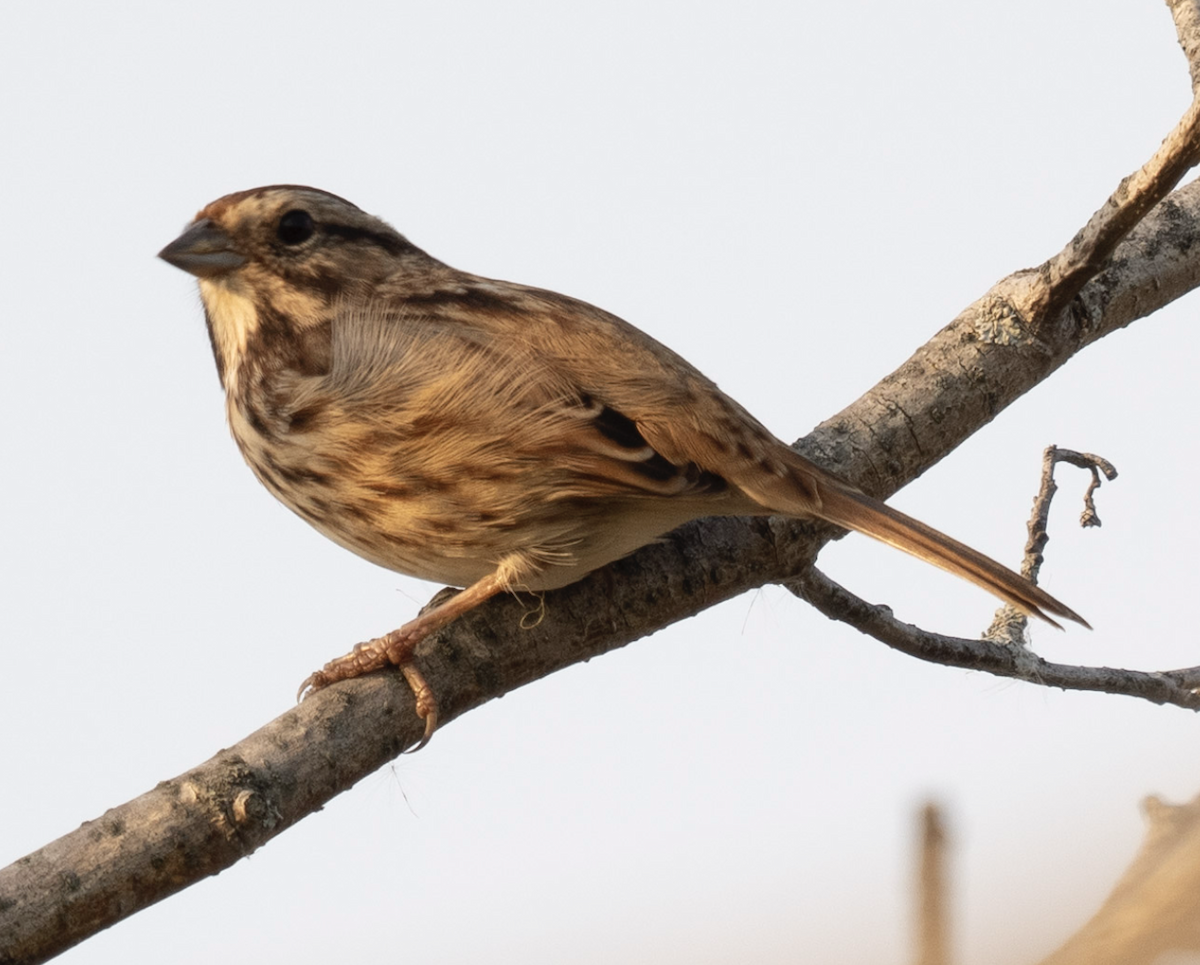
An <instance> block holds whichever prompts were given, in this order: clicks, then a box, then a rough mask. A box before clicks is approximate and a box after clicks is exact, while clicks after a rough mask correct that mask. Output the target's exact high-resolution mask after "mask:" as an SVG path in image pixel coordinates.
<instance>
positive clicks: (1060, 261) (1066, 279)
mask: <svg viewBox="0 0 1200 965" xmlns="http://www.w3.org/2000/svg"><path fill="white" fill-rule="evenodd" d="M1181 5H1182V4H1181ZM1172 10H1174V7H1172ZM1189 36H1190V35H1189ZM1197 162H1200V99H1194V100H1193V101H1192V103H1191V106H1189V107H1188V109H1187V111H1186V112H1185V113H1184V115H1183V117H1182V118H1181V119H1180V121H1179V123H1178V124H1177V125H1175V129H1174V130H1173V131H1171V133H1170V134H1168V135H1167V136H1166V138H1164V139H1163V142H1162V144H1161V145H1159V148H1158V150H1157V151H1155V152H1154V155H1153V156H1152V157H1151V158H1150V160H1149V161H1147V162H1146V163H1145V164H1144V165H1142V167H1141V168H1139V169H1138V170H1137V171H1135V172H1134V173H1133V174H1131V175H1129V176H1128V177H1126V178H1124V179H1123V180H1122V181H1121V183H1120V184H1119V185H1117V189H1116V190H1115V191H1114V192H1113V193H1112V195H1111V196H1110V197H1109V199H1108V200H1107V201H1105V202H1104V204H1103V205H1102V206H1101V207H1100V209H1099V210H1098V211H1097V212H1096V213H1095V214H1093V215H1092V217H1091V218H1090V219H1089V220H1088V223H1087V224H1086V225H1084V226H1083V228H1081V229H1080V231H1079V232H1078V233H1077V234H1076V235H1075V237H1074V238H1072V239H1071V241H1070V242H1068V244H1067V246H1066V247H1065V248H1063V250H1062V251H1060V252H1059V253H1058V254H1056V255H1054V256H1053V257H1052V258H1050V259H1049V260H1047V261H1046V262H1045V263H1044V264H1043V265H1042V266H1041V267H1040V268H1039V269H1038V270H1037V272H1036V273H1035V274H1034V275H1032V276H1031V278H1030V284H1029V285H1028V287H1027V288H1026V289H1025V290H1024V291H1023V292H1021V293H1018V294H1016V295H1014V298H1013V305H1014V308H1016V310H1017V311H1018V312H1019V313H1020V314H1021V315H1022V316H1023V317H1024V319H1025V321H1026V323H1027V324H1029V325H1031V326H1033V327H1034V328H1040V327H1041V326H1042V325H1044V324H1045V323H1047V322H1049V321H1051V320H1053V319H1055V318H1057V317H1058V315H1059V314H1060V313H1061V312H1062V311H1063V309H1065V308H1066V307H1067V305H1068V304H1070V302H1071V300H1072V299H1073V298H1074V297H1075V296H1076V295H1078V294H1079V292H1080V290H1081V289H1082V288H1083V286H1084V285H1086V284H1087V282H1088V281H1089V280H1090V279H1092V278H1093V277H1095V275H1096V273H1097V272H1099V271H1100V270H1101V269H1102V268H1103V267H1104V264H1105V262H1106V261H1107V260H1108V258H1109V256H1110V255H1112V253H1113V250H1114V249H1115V248H1116V247H1117V245H1118V244H1119V243H1120V242H1121V239H1122V238H1124V237H1125V235H1127V234H1128V233H1129V231H1130V230H1131V229H1132V228H1134V226H1136V225H1137V224H1138V222H1139V221H1141V220H1142V218H1143V217H1145V215H1146V212H1148V211H1149V210H1150V209H1151V208H1153V207H1154V206H1155V205H1156V204H1158V202H1159V201H1161V200H1162V199H1163V198H1165V197H1166V196H1167V195H1168V194H1170V193H1171V191H1172V190H1173V189H1174V188H1175V185H1177V184H1178V183H1179V181H1180V179H1181V178H1182V177H1183V176H1184V175H1185V174H1187V172H1188V171H1189V170H1190V169H1191V168H1192V167H1194V166H1195V165H1196V163H1197Z"/></svg>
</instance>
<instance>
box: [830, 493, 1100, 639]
mask: <svg viewBox="0 0 1200 965" xmlns="http://www.w3.org/2000/svg"><path fill="white" fill-rule="evenodd" d="M815 482H816V490H817V494H818V501H819V508H817V509H816V510H815V513H816V515H818V516H820V517H821V518H822V519H825V520H828V521H829V522H831V523H835V524H837V525H838V526H843V527H845V528H846V529H853V530H856V531H857V532H860V533H863V534H864V535H866V536H871V537H873V538H875V539H877V540H879V541H880V542H883V543H887V544H888V545H889V546H894V547H896V549H898V550H903V551H904V552H905V553H909V554H911V555H913V556H915V557H917V559H920V560H924V561H925V562H926V563H932V564H933V565H934V566H938V567H941V568H942V569H943V570H946V571H948V572H950V573H953V574H955V575H956V576H960V577H962V578H963V579H964V580H969V581H970V582H972V583H974V584H975V585H976V586H981V587H983V589H985V590H987V591H988V592H989V593H993V594H995V595H996V596H998V597H999V598H1000V599H1001V600H1003V601H1004V602H1005V603H1011V604H1012V605H1013V606H1014V607H1016V608H1017V609H1018V610H1020V611H1021V612H1023V613H1027V614H1029V615H1030V616H1035V617H1039V618H1041V619H1042V620H1045V621H1046V622H1047V623H1049V624H1051V625H1052V626H1056V627H1059V629H1061V626H1060V625H1059V623H1058V621H1057V620H1055V619H1054V617H1060V618H1062V619H1064V620H1073V621H1074V622H1076V623H1078V624H1081V625H1082V626H1085V627H1088V628H1089V629H1091V628H1090V626H1089V624H1088V622H1087V621H1086V620H1085V619H1084V618H1083V617H1081V616H1080V615H1079V614H1078V613H1076V612H1075V611H1074V610H1072V609H1071V608H1070V607H1068V606H1066V605H1065V604H1062V603H1060V602H1059V601H1058V600H1056V599H1055V598H1054V597H1052V596H1051V595H1050V594H1049V593H1047V592H1046V591H1045V590H1043V589H1041V588H1040V587H1038V586H1035V585H1034V584H1033V583H1031V582H1029V580H1027V579H1025V577H1023V576H1020V575H1019V574H1017V573H1014V572H1013V571H1012V570H1010V569H1009V568H1008V567H1006V566H1001V565H1000V564H999V563H997V562H996V561H995V560H993V559H990V558H988V557H986V556H984V555H983V554H982V553H980V552H978V551H976V550H973V549H971V547H969V546H967V545H966V544H964V543H960V542H959V541H958V540H956V539H951V538H950V537H949V536H946V535H945V534H944V533H939V532H938V531H937V530H936V529H934V528H933V527H931V526H926V525H925V524H924V523H922V522H920V521H919V520H916V519H913V518H912V517H911V516H906V515H904V513H901V512H898V511H897V510H895V509H892V507H891V506H888V505H886V504H884V503H881V502H879V501H878V500H876V499H872V498H871V497H870V496H867V495H866V494H864V493H860V492H858V491H856V490H853V489H849V488H843V485H844V484H841V485H839V483H840V480H836V479H833V478H830V479H829V480H828V481H827V480H825V479H818V480H815Z"/></svg>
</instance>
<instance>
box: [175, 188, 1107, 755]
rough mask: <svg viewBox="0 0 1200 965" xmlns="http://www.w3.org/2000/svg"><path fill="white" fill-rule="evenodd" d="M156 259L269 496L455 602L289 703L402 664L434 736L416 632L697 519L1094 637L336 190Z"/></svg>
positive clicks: (681, 381)
mask: <svg viewBox="0 0 1200 965" xmlns="http://www.w3.org/2000/svg"><path fill="white" fill-rule="evenodd" d="M160 254H161V257H162V258H164V259H166V260H167V261H168V262H170V263H171V264H173V265H176V266H177V267H179V268H182V269H183V270H185V271H188V272H191V273H192V274H194V275H196V276H197V277H198V278H199V280H200V293H201V296H202V298H203V301H204V308H205V315H206V317H207V320H208V330H209V335H210V337H211V339H212V344H213V352H214V354H215V356H216V361H217V370H218V373H219V374H220V377H221V382H222V385H223V386H224V388H225V392H226V406H227V411H228V416H229V424H230V427H231V429H232V432H233V436H234V438H235V439H236V440H237V444H238V446H239V447H240V449H241V451H242V454H243V455H244V456H245V458H246V461H247V462H248V463H249V465H250V467H251V469H253V470H254V473H255V474H256V475H257V476H258V478H259V479H260V480H261V481H262V482H263V484H264V485H265V486H266V487H267V488H268V489H269V490H271V492H272V493H274V494H275V495H276V496H277V497H278V498H279V499H280V500H281V501H282V502H283V503H284V504H286V505H287V506H289V507H290V508H291V509H292V510H294V511H295V512H296V513H297V514H299V515H300V516H302V517H303V518H304V519H306V520H308V522H310V523H311V524H312V525H313V526H315V527H316V528H317V529H318V530H320V531H321V532H322V533H324V534H325V535H326V536H328V537H329V538H330V539H332V540H334V541H335V542H337V543H339V544H341V545H342V546H345V547H346V548H347V549H350V550H353V551H354V552H355V553H358V554H359V555H361V556H363V557H365V558H367V559H369V560H371V561H372V562H374V563H378V564H379V565H381V566H385V567H388V568H389V569H393V570H397V571H399V572H402V573H408V574H411V575H413V576H418V577H422V578H424V579H428V580H435V581H438V582H442V583H449V584H452V585H455V586H462V587H466V588H467V589H466V590H465V591H464V592H463V593H460V594H459V595H458V596H456V597H454V598H453V599H452V600H450V601H449V602H448V603H445V604H443V605H442V606H440V607H438V608H436V609H434V610H432V611H430V612H429V613H427V614H425V615H424V616H421V617H418V618H417V619H416V620H414V621H412V622H410V623H408V624H406V625H405V626H403V627H401V628H400V629H399V630H395V631H393V632H392V633H389V634H386V635H385V636H383V637H380V638H378V639H377V640H372V641H370V642H369V643H366V644H360V645H359V646H358V647H356V648H355V650H354V651H353V652H352V653H349V654H347V655H345V656H344V657H339V658H337V659H336V660H333V661H331V662H330V663H329V664H327V665H326V667H325V668H324V669H323V670H321V671H318V672H317V673H315V674H313V675H312V676H311V677H310V678H309V679H308V680H307V681H306V682H305V687H304V688H302V690H303V689H305V688H309V689H318V688H320V687H324V686H326V685H328V684H329V683H332V682H334V681H336V680H341V679H345V678H347V677H352V676H356V675H358V674H360V673H364V672H367V671H369V670H374V669H378V668H379V667H382V666H386V665H387V664H389V663H394V664H397V665H400V666H401V667H402V669H404V670H405V673H406V676H408V679H409V682H410V684H412V686H413V689H414V691H415V692H416V694H417V698H418V710H419V712H420V713H421V714H422V716H424V717H425V718H426V724H427V731H426V738H428V735H429V733H431V732H432V730H433V726H434V724H435V722H436V705H435V704H434V702H433V698H432V695H431V694H430V693H429V689H428V687H427V686H425V684H424V681H423V680H422V679H421V677H420V674H419V673H418V672H417V671H416V670H415V668H413V667H412V665H411V662H410V658H411V656H412V652H413V648H414V647H415V646H416V644H417V642H418V641H419V640H420V639H422V638H423V637H424V636H426V635H428V634H429V633H430V632H432V631H433V630H435V629H437V628H438V627H441V626H444V625H445V624H446V623H448V622H449V621H450V620H453V619H454V618H455V617H456V616H458V615H459V614H461V613H463V612H465V610H467V609H469V608H470V607H472V606H475V605H477V604H478V603H479V602H481V601H482V600H484V599H486V598H487V597H489V596H491V595H493V594H495V593H497V592H500V591H501V590H505V589H512V588H515V589H529V590H547V589H554V588H556V587H561V586H565V585H567V584H569V583H572V582H574V581H575V580H578V579H579V578H581V577H582V576H584V575H585V574H587V573H589V572H591V571H592V570H594V569H596V568H598V567H600V566H603V565H605V564H606V563H609V562H611V561H613V560H616V559H619V558H620V557H622V556H625V555H627V554H628V553H631V552H632V551H633V550H635V549H637V548H638V547H640V546H643V545H645V544H646V543H649V542H651V541H653V540H654V539H656V538H657V537H659V536H661V535H663V534H664V533H666V532H668V531H670V530H672V529H674V528H675V527H677V526H679V525H681V524H682V523H685V522H687V521H689V520H692V519H696V518H699V517H703V516H716V515H774V514H779V515H787V516H795V517H815V518H818V519H824V520H828V521H829V522H832V523H835V524H837V525H839V526H843V527H846V528H847V529H853V530H858V531H859V532H862V533H865V534H867V535H868V536H873V537H874V538H876V539H879V540H882V541H883V542H885V543H888V544H890V545H892V546H895V547H897V548H898V549H901V550H904V551H905V552H907V553H911V554H912V555H914V556H917V557H919V558H920V559H923V560H926V561H927V562H930V563H932V564H934V565H935V566H939V567H941V568H943V569H945V570H949V571H950V572H951V573H955V574H957V575H959V576H961V577H963V578H964V579H967V580H970V581H971V582H973V583H976V584H978V585H979V586H982V587H983V588H984V589H986V590H989V591H991V592H992V593H994V594H995V595H996V596H998V597H1000V599H1002V600H1004V601H1006V602H1008V603H1011V604H1013V605H1014V606H1016V607H1017V608H1019V609H1021V610H1023V611H1024V612H1026V613H1030V614H1032V615H1034V616H1037V617H1040V618H1042V619H1043V620H1046V621H1047V622H1049V623H1055V621H1054V619H1053V618H1054V617H1061V618H1065V619H1068V620H1074V621H1076V622H1077V623H1081V624H1083V625H1084V626H1086V625H1087V624H1086V623H1085V621H1084V620H1083V619H1082V618H1081V617H1079V616H1078V615H1077V614H1076V613H1074V612H1073V611H1072V610H1070V609H1069V608H1068V607H1066V606H1064V605H1063V604H1061V603H1059V602H1058V601H1057V600H1055V599H1054V598H1053V597H1052V596H1050V595H1049V594H1048V593H1046V592H1045V591H1043V590H1041V589H1039V588H1038V587H1036V586H1034V585H1033V584H1032V583H1030V582H1028V581H1027V580H1025V579H1024V578H1022V577H1020V576H1018V575H1017V574H1016V573H1013V572H1011V571H1010V570H1008V569H1006V568H1005V567H1003V566H1001V565H1000V564H999V563H996V562H994V561H992V560H990V559H988V558H987V557H986V556H983V555H982V554H981V553H978V552H976V551H975V550H973V549H971V548H970V547H968V546H965V545H963V544H962V543H959V542H957V541H955V540H952V539H950V538H949V537H947V536H944V535H943V534H941V533H939V532H937V531H936V530H934V529H931V528H930V527H928V526H926V525H925V524H924V523H920V522H918V521H917V520H915V519H911V518H910V517H908V516H905V515H904V514H902V513H899V512H897V511H896V510H893V509H892V508H890V507H889V506H886V505H884V504H883V503H881V502H879V501H877V500H875V499H872V498H870V497H868V496H866V495H864V494H863V493H861V492H859V491H858V490H857V489H855V488H854V487H853V486H851V485H849V484H848V483H846V482H843V481H842V480H840V479H838V478H837V477H836V476H833V475H832V474H830V473H828V472H826V471H825V470H823V469H821V468H820V467H819V466H816V465H814V464H813V463H811V462H809V461H808V460H806V459H805V458H804V457H802V456H801V455H799V454H798V453H797V452H795V451H794V450H793V449H791V448H790V447H789V446H787V445H786V444H784V443H783V442H781V441H780V440H779V439H777V438H775V436H773V435H772V434H771V433H770V432H768V431H767V430H766V429H765V428H764V427H763V426H762V425H761V424H760V423H759V422H758V421H757V420H756V419H754V417H753V416H751V415H750V414H749V413H748V412H746V411H745V410H744V409H743V408H742V407H741V406H739V405H738V404H737V403H736V402H734V401H733V400H732V399H731V398H729V397H728V396H727V395H725V394H724V393H723V392H721V391H720V389H718V388H717V386H716V385H715V384H714V383H713V382H711V381H710V380H709V379H707V378H705V376H703V375H702V374H701V373H700V372H698V371H697V370H696V369H695V368H693V367H692V366H691V365H690V364H689V363H688V362H686V361H685V360H684V359H682V358H680V357H679V356H678V355H676V354H675V353H674V352H672V351H671V350H670V349H668V348H666V347H665V346H663V345H660V344H659V343H658V342H656V341H654V339H652V338H650V337H649V336H648V335H646V334H644V333H643V332H641V331H639V330H638V329H636V328H634V327H633V326H632V325H629V324H628V323H627V322H624V321H622V320H621V319H619V318H616V317H615V316H613V315H610V314H608V313H607V312H605V311H602V310H601V309H598V308H595V307H594V306H592V305H588V304H586V303H584V302H581V301H577V300H575V299H573V298H568V297H566V296H564V295H557V294H554V293H553V292H547V291H542V290H539V289H537V288H529V287H526V286H524V285H515V284H512V283H510V282H503V281H493V280H491V279H487V278H481V277H479V276H477V275H470V274H467V273H466V272H461V271H457V270H456V269H454V268H451V267H449V266H448V265H444V264H442V263H441V262H440V261H437V260H436V259H434V258H431V257H430V256H429V255H427V254H425V252H423V251H421V250H420V249H419V248H417V247H415V246H414V245H413V244H411V243H410V242H409V241H408V240H407V239H406V238H404V237H403V236H402V235H400V234H399V233H397V232H396V231H395V230H393V229H392V228H391V227H390V226H388V225H387V224H385V223H384V222H382V221H380V220H379V219H377V218H374V217H372V216H371V215H369V214H367V213H365V212H364V211H361V210H360V209H359V208H357V207H355V206H354V205H352V204H350V203H349V202H348V201H345V200H343V199H342V198H339V197H337V196H336V195H332V194H329V193H327V192H325V191H318V190H316V189H313V188H306V187H299V186H294V185H277V186H272V187H265V188H257V189H254V190H252V191H242V192H239V193H237V194H231V195H228V196H226V197H224V198H221V199H219V200H217V201H214V202H213V203H212V204H210V205H209V206H208V207H206V208H204V209H203V210H202V211H201V212H200V213H199V214H198V215H197V217H196V220H195V221H194V222H193V223H192V225H191V226H190V227H189V228H188V229H187V230H186V231H185V232H184V233H183V234H182V235H181V236H180V237H179V238H178V239H176V240H175V241H173V242H172V243H171V244H169V245H168V246H167V247H166V248H164V249H163V250H162V252H161V253H160ZM1055 625H1057V624H1055Z"/></svg>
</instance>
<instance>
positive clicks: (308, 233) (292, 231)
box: [275, 208, 317, 245]
mask: <svg viewBox="0 0 1200 965" xmlns="http://www.w3.org/2000/svg"><path fill="white" fill-rule="evenodd" d="M316 230H317V226H316V225H315V224H314V223H313V219H312V215H310V214H309V213H308V212H307V211H301V210H300V209H299V208H296V209H295V210H293V211H289V212H287V213H286V214H285V215H284V216H283V217H282V218H280V219H279V227H278V228H276V229H275V234H276V235H277V236H278V237H279V240H280V241H282V242H283V243H284V244H285V245H299V244H303V243H304V242H305V241H308V239H309V238H311V237H312V236H313V232H314V231H316Z"/></svg>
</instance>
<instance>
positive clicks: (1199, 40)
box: [1167, 0, 1200, 94]
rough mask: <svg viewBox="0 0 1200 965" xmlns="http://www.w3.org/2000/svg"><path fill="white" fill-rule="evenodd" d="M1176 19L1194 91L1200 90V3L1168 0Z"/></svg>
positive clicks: (1177, 30)
mask: <svg viewBox="0 0 1200 965" xmlns="http://www.w3.org/2000/svg"><path fill="white" fill-rule="evenodd" d="M1167 6H1168V7H1169V8H1170V10H1171V16H1172V17H1173V18H1174V20H1175V32H1176V34H1177V35H1178V37H1179V46H1180V47H1182V48H1183V55H1184V56H1185V57H1187V62H1188V72H1189V73H1190V74H1191V75H1192V93H1193V94H1195V93H1198V92H1200V4H1197V3H1196V0H1167Z"/></svg>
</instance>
